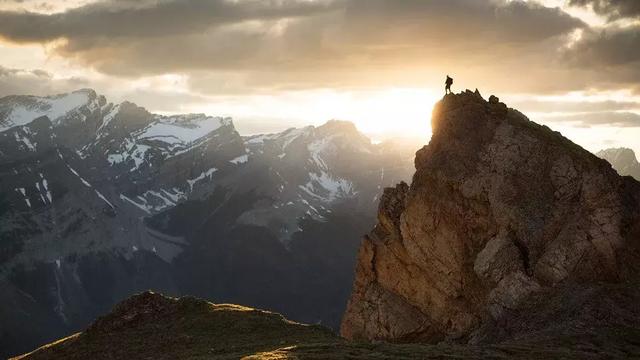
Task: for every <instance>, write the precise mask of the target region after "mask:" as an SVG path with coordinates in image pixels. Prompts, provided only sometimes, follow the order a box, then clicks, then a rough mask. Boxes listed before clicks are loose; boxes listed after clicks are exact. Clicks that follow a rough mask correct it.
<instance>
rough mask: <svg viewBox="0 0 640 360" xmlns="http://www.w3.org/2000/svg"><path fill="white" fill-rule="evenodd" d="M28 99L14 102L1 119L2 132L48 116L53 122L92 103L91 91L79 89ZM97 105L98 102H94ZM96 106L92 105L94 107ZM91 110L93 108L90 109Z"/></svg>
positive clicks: (0, 130) (0, 129) (0, 128)
mask: <svg viewBox="0 0 640 360" xmlns="http://www.w3.org/2000/svg"><path fill="white" fill-rule="evenodd" d="M26 99H28V100H26V101H18V102H17V103H16V104H14V105H13V106H12V107H11V108H10V110H9V112H8V113H7V114H6V116H5V118H4V119H0V132H2V131H5V130H8V129H9V128H12V127H14V126H20V125H25V124H28V123H30V122H31V121H33V120H35V119H37V118H39V117H41V116H47V117H48V118H49V120H51V122H52V123H54V124H55V123H56V122H57V120H58V119H59V118H61V117H63V116H65V115H67V114H69V113H70V112H72V111H74V110H77V109H79V108H80V107H82V106H83V105H90V104H89V103H90V100H91V99H90V91H88V90H79V91H74V92H72V93H68V94H62V95H55V96H48V97H35V96H30V97H27V98H26ZM94 105H95V106H97V104H94ZM95 106H90V108H93V107H95ZM90 110H91V109H90Z"/></svg>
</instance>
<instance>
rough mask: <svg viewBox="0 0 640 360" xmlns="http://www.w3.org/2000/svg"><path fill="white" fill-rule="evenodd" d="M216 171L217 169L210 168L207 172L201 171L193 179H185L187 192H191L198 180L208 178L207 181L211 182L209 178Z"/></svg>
mask: <svg viewBox="0 0 640 360" xmlns="http://www.w3.org/2000/svg"><path fill="white" fill-rule="evenodd" d="M216 171H218V169H216V168H211V169H209V170H206V171H203V172H202V173H201V174H200V175H198V176H196V177H195V178H193V179H187V183H188V184H189V190H191V191H193V185H195V184H196V183H197V182H199V181H200V180H204V179H205V178H208V179H209V180H211V176H212V175H213V173H214V172H216Z"/></svg>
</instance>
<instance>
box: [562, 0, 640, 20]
mask: <svg viewBox="0 0 640 360" xmlns="http://www.w3.org/2000/svg"><path fill="white" fill-rule="evenodd" d="M569 4H571V5H574V6H589V7H591V8H592V9H593V10H594V11H595V12H596V13H598V14H600V15H605V16H608V17H609V18H612V19H617V18H622V17H639V16H640V1H638V0H570V1H569Z"/></svg>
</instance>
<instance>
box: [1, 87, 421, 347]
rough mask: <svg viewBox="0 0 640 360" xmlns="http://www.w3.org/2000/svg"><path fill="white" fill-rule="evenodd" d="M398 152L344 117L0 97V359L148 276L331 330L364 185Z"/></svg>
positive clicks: (401, 170)
mask: <svg viewBox="0 0 640 360" xmlns="http://www.w3.org/2000/svg"><path fill="white" fill-rule="evenodd" d="M411 158H412V154H411V153H410V152H403V151H389V150H388V149H386V148H384V147H383V146H382V145H373V144H371V142H370V140H369V139H368V138H366V137H365V136H363V135H362V134H361V133H359V132H358V131H357V129H356V128H355V127H354V126H353V124H350V123H347V122H339V121H331V122H328V123H327V124H325V125H323V126H319V127H307V128H303V129H289V130H287V131H284V132H282V133H277V134H266V135H260V136H251V137H242V136H240V135H239V134H238V132H237V131H236V130H235V128H234V125H233V122H232V121H231V119H229V118H223V117H211V116H206V115H203V114H187V115H174V116H161V115H156V114H152V113H150V112H148V111H147V110H145V109H144V108H141V107H139V106H137V105H135V104H133V103H129V102H123V103H120V104H113V103H109V102H108V101H107V99H105V98H104V97H102V96H99V95H97V94H96V93H95V92H94V91H93V90H79V91H76V92H73V93H70V94H63V95H56V96H51V97H44V98H39V97H32V96H9V97H4V98H1V99H0V304H1V305H0V356H6V355H10V354H16V353H18V352H24V351H27V350H28V349H31V348H33V347H35V346H37V345H38V344H42V343H44V342H47V341H51V340H53V339H55V338H59V337H61V336H64V335H67V334H70V333H71V332H74V331H77V330H79V329H81V328H83V327H85V326H86V325H87V324H88V323H89V322H90V321H91V320H92V319H94V318H95V317H96V316H97V315H99V314H101V313H104V312H106V311H107V310H108V309H110V308H111V306H113V305H114V304H115V303H116V302H117V301H120V300H122V299H124V298H126V297H128V296H130V295H131V294H133V293H136V292H139V291H142V290H145V289H149V288H151V289H155V290H158V291H163V292H166V293H168V294H174V295H179V294H197V295H199V296H201V297H204V298H207V299H215V300H216V301H223V302H230V301H232V302H237V303H243V304H248V305H252V306H257V307H262V308H271V309H276V310H278V311H280V312H283V313H285V314H286V315H287V316H289V317H291V318H293V319H295V320H299V321H306V322H310V323H317V322H322V323H323V324H327V325H329V326H332V327H334V328H337V327H338V324H339V321H340V317H341V315H342V312H343V309H344V306H345V304H346V299H347V297H348V295H349V292H350V289H351V283H352V278H353V264H354V261H355V255H356V252H357V245H358V241H359V237H360V236H361V234H362V233H364V232H365V231H366V229H368V228H369V227H370V226H372V225H373V223H374V221H375V219H374V213H375V207H376V205H377V200H378V193H379V192H380V191H381V190H380V189H381V188H382V187H384V186H388V185H390V184H393V183H395V182H397V181H400V180H403V179H406V178H408V176H409V175H410V174H411V172H412V171H413V165H412V163H411ZM327 236H328V238H327ZM274 279H277V280H279V281H278V286H273V285H272V284H273V280H274ZM326 289H329V291H326ZM316 300H318V301H320V302H321V303H320V304H319V305H318V304H317V303H315V301H316ZM34 323H36V324H38V326H36V327H35V328H36V329H34V326H33V324H34Z"/></svg>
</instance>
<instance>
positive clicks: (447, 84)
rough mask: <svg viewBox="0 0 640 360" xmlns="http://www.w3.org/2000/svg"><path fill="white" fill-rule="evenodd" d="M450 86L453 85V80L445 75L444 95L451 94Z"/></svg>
mask: <svg viewBox="0 0 640 360" xmlns="http://www.w3.org/2000/svg"><path fill="white" fill-rule="evenodd" d="M451 85H453V79H452V78H450V77H449V75H447V80H446V81H445V82H444V94H445V95H446V94H451Z"/></svg>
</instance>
